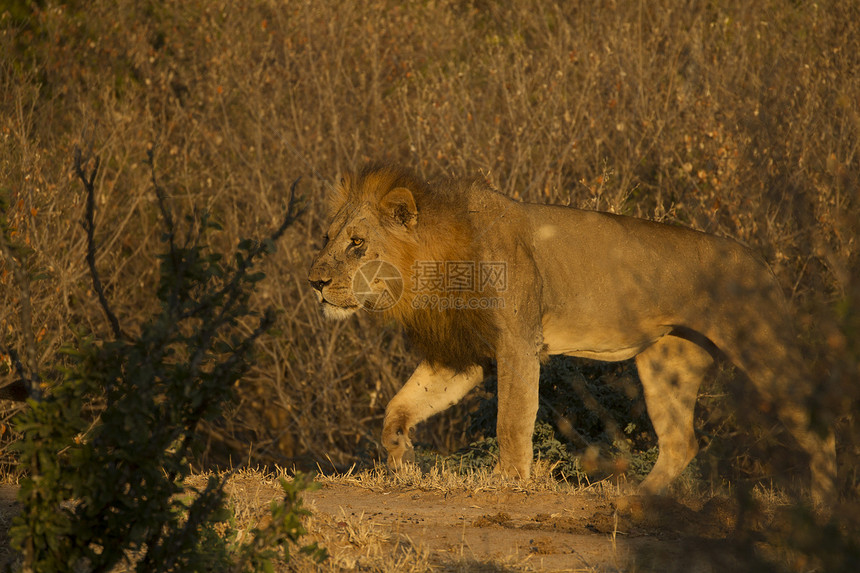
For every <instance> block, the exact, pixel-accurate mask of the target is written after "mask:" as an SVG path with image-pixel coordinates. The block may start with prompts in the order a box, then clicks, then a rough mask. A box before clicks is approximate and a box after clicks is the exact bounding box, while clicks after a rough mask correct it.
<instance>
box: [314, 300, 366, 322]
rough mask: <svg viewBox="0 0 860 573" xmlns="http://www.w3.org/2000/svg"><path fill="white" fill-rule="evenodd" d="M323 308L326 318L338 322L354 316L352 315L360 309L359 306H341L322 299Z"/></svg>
mask: <svg viewBox="0 0 860 573" xmlns="http://www.w3.org/2000/svg"><path fill="white" fill-rule="evenodd" d="M321 306H322V310H323V315H325V316H326V318H333V319H336V320H340V319H344V318H348V317H350V316H352V314H353V313H355V312H356V311H357V310H358V308H359V307H358V305H351V306H340V305H337V304H334V303H331V302H329V301H327V300H326V299H322V301H321Z"/></svg>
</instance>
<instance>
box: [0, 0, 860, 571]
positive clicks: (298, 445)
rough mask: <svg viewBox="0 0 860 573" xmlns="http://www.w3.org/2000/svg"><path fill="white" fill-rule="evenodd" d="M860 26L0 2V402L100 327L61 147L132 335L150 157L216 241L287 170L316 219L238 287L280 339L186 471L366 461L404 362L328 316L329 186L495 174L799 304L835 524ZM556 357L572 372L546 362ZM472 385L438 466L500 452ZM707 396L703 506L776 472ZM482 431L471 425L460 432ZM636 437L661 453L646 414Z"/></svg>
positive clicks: (622, 416)
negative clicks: (342, 180) (694, 246)
mask: <svg viewBox="0 0 860 573" xmlns="http://www.w3.org/2000/svg"><path fill="white" fill-rule="evenodd" d="M858 22H860V7H858V5H857V4H856V3H853V2H845V1H841V0H824V1H822V2H818V3H797V2H791V1H789V0H765V1H763V2H754V3H750V2H743V1H740V0H722V1H718V2H710V3H701V2H693V3H690V4H689V5H685V6H680V5H679V4H678V3H677V2H671V1H668V0H666V1H663V0H661V1H656V2H647V3H644V2H634V1H632V0H617V1H615V2H598V1H587V2H575V3H564V2H558V3H547V2H540V1H538V0H527V1H524V2H514V3H494V2H483V1H480V0H473V1H469V0H445V1H439V2H419V1H410V2H406V3H402V2H394V1H392V0H374V1H372V2H368V3H362V4H361V5H359V4H353V3H343V2H335V1H330V0H320V1H317V2H313V3H304V2H302V3H286V4H284V3H280V2H274V1H270V0H258V1H254V2H246V3H235V2H227V1H221V0H215V1H211V2H210V1H207V2H202V1H201V2H197V1H193V2H178V1H172V0H169V1H167V2H156V1H147V2H136V1H131V0H120V1H118V2H107V1H104V0H93V1H90V2H80V1H69V2H64V3H60V2H53V1H44V2H33V3H31V2H23V1H20V0H8V1H5V2H0V204H2V206H3V218H4V219H5V221H6V224H7V225H8V233H7V235H6V236H8V237H9V239H10V240H13V241H14V242H15V244H17V245H20V246H21V247H22V248H24V249H25V251H26V255H25V256H23V258H21V259H20V260H21V261H22V263H23V264H24V265H25V267H26V270H27V272H28V273H29V277H30V279H29V281H28V283H29V285H28V291H29V292H28V298H29V303H30V304H29V308H31V309H32V312H31V313H30V316H27V315H26V313H22V312H20V310H21V308H22V302H23V301H22V290H21V280H19V278H17V275H16V272H15V268H14V264H13V262H12V260H11V258H10V256H9V255H8V254H7V253H5V252H4V251H0V253H2V254H0V376H2V380H0V384H5V383H7V382H11V381H12V380H13V379H15V378H16V376H17V374H16V360H18V359H20V358H21V357H22V356H23V355H22V353H23V352H24V351H25V350H26V349H27V348H31V349H32V354H31V355H28V356H25V358H26V359H27V360H28V361H29V363H28V365H27V367H28V368H31V369H32V370H33V371H37V372H39V373H40V374H41V376H42V379H43V380H44V381H45V384H46V385H47V386H48V387H49V386H50V384H51V381H52V380H53V379H56V376H57V371H58V368H59V367H60V366H62V365H61V364H57V363H55V362H54V357H55V356H56V350H57V349H58V348H59V347H61V346H62V345H63V344H66V343H69V342H71V341H72V340H73V336H72V332H73V331H84V332H93V333H100V332H105V331H106V328H107V327H108V326H107V324H106V323H105V320H104V317H103V315H102V314H101V313H100V310H99V308H98V305H97V303H96V299H95V294H94V293H93V292H92V291H91V286H90V282H89V280H88V276H87V267H86V260H85V252H86V246H85V244H86V236H85V231H84V229H83V228H82V227H81V225H79V224H78V222H79V221H80V220H81V218H82V216H83V211H84V204H83V200H84V197H83V195H82V194H81V193H80V191H79V189H78V187H77V185H76V181H75V177H74V173H73V168H72V157H73V149H74V147H75V146H82V147H84V148H90V149H91V151H92V153H93V154H95V155H98V156H99V157H101V158H102V167H101V170H100V174H99V177H98V180H97V181H96V182H95V184H96V186H97V195H98V203H97V205H96V218H97V223H98V224H97V228H98V233H99V236H98V237H97V241H98V244H99V245H100V248H99V252H98V253H97V257H96V265H97V266H98V268H99V270H100V272H101V275H102V277H103V280H104V283H105V293H106V296H107V297H108V298H109V300H110V302H111V304H112V306H113V308H114V309H115V311H116V313H117V315H118V316H119V317H120V318H124V317H125V318H130V319H131V320H127V321H126V322H129V323H134V322H135V321H134V320H133V317H134V316H136V315H137V314H139V313H143V312H145V311H146V309H144V308H142V306H144V305H145V304H147V303H145V302H144V301H146V300H151V298H150V297H147V296H146V295H145V293H148V292H151V291H152V289H153V288H154V285H155V284H156V280H157V277H156V276H155V273H156V270H155V269H156V268H157V265H156V264H155V255H156V253H157V252H158V249H159V247H160V244H159V231H158V228H157V225H155V224H154V222H155V217H156V216H157V207H156V205H155V194H154V191H153V185H152V181H151V179H150V173H149V170H148V168H147V166H146V164H145V162H146V158H147V154H148V152H149V151H150V150H151V151H152V153H153V155H154V157H155V160H156V162H157V164H158V165H159V166H160V175H161V177H162V181H160V183H161V184H162V185H163V186H164V188H165V189H167V190H168V192H169V193H170V194H171V200H172V201H174V202H175V203H176V205H177V208H178V209H182V210H185V211H189V212H190V211H192V210H194V209H207V210H209V211H210V212H211V213H212V214H213V216H214V217H215V218H216V219H217V220H218V221H219V223H220V224H221V225H222V226H223V229H224V231H223V233H222V234H221V236H220V237H221V239H220V240H222V241H223V242H224V243H225V244H229V245H233V244H235V242H236V241H237V239H238V237H240V236H243V234H248V232H250V231H257V230H260V231H265V230H268V229H271V228H273V227H274V226H275V225H276V221H277V217H278V214H279V213H281V212H282V211H283V205H284V202H285V200H286V197H287V192H288V186H289V183H290V182H292V181H293V180H295V179H296V178H297V177H299V176H302V177H303V178H302V182H301V184H300V189H301V190H302V191H303V192H304V193H305V201H306V203H307V206H308V211H307V215H306V216H305V218H304V219H303V220H301V221H299V222H298V223H297V224H296V225H295V226H293V227H292V228H291V229H290V230H289V231H288V232H287V235H286V236H285V238H284V241H283V243H282V245H281V248H280V249H279V252H278V254H277V255H276V256H275V257H273V258H272V260H271V261H269V262H268V263H267V269H266V271H267V273H268V278H267V280H266V281H265V282H264V283H262V285H261V288H260V289H259V291H258V293H257V295H256V296H257V297H258V302H259V303H261V306H262V303H265V304H270V305H274V306H275V307H276V308H278V309H279V310H280V315H279V319H278V329H277V332H276V333H273V335H272V336H270V337H268V338H266V339H265V340H263V341H261V344H260V353H259V357H258V360H257V364H256V366H255V368H254V370H253V372H252V373H251V374H250V375H249V376H248V377H246V379H245V380H244V381H243V383H242V384H243V386H242V389H243V391H242V393H241V395H242V398H241V400H240V402H239V403H238V404H236V406H235V407H234V408H233V409H232V410H231V411H230V412H228V414H227V416H226V417H225V419H224V420H222V421H221V422H220V423H219V424H217V425H211V426H209V427H207V428H205V431H204V433H203V436H202V438H201V439H202V441H203V449H202V454H201V458H200V463H201V464H211V463H217V464H226V463H233V464H236V465H238V464H243V463H249V464H252V465H253V464H257V463H261V464H274V463H278V464H280V465H281V466H284V467H290V466H293V465H295V466H299V467H306V466H307V467H313V466H314V465H315V464H316V463H320V464H322V465H323V466H324V467H330V466H329V465H328V464H333V466H334V467H335V468H338V469H340V470H342V471H343V470H345V469H346V468H348V467H349V466H350V465H351V464H352V463H354V462H356V461H358V462H363V463H367V462H369V461H371V460H373V459H376V458H377V457H378V454H379V444H378V438H379V431H380V428H381V423H382V415H383V409H384V407H385V404H386V403H387V401H388V400H389V398H390V397H391V396H392V395H393V394H394V392H395V391H396V390H397V388H398V387H399V385H400V384H401V383H402V381H403V380H404V379H405V377H406V376H407V375H408V373H409V372H410V370H411V369H412V367H414V365H415V364H416V360H417V358H416V357H415V356H414V355H413V354H411V353H410V352H409V350H408V345H407V343H406V342H405V341H404V339H403V337H402V335H401V333H400V332H399V330H397V329H396V328H394V327H393V326H392V325H384V324H383V325H380V324H376V323H374V322H373V321H372V319H370V318H368V317H366V316H362V317H359V318H358V319H354V320H352V321H350V322H346V323H328V322H324V320H323V317H322V316H321V314H320V312H319V310H318V308H317V306H316V304H315V302H314V300H313V297H312V296H311V292H310V289H309V288H307V285H306V282H305V276H306V271H307V267H308V265H309V263H310V259H311V256H312V253H313V252H314V251H315V250H316V249H317V247H318V246H319V241H320V235H321V234H322V232H323V231H322V229H323V223H324V221H323V217H324V215H323V204H324V201H325V197H326V194H327V192H328V190H329V188H330V182H331V181H333V180H334V178H335V177H337V176H338V174H339V173H341V172H343V171H344V170H349V169H353V168H355V167H357V166H360V165H361V164H362V163H364V162H366V161H368V160H380V159H381V160H388V161H393V162H396V163H399V164H403V165H405V166H408V167H410V168H413V169H414V170H416V171H417V172H418V173H419V174H420V175H422V176H428V177H429V176H432V175H436V174H440V173H454V174H457V175H471V174H476V173H483V174H484V175H485V176H486V177H487V178H488V179H490V180H491V181H492V182H493V183H494V184H495V185H497V186H498V187H499V189H501V190H502V191H503V192H505V193H506V194H509V195H511V196H514V197H518V198H521V199H524V200H529V201H540V202H548V203H560V204H570V205H574V206H579V207H586V208H596V209H603V210H609V211H614V212H620V213H627V214H632V215H637V216H644V217H649V218H653V219H658V220H662V221H666V222H670V223H679V224H685V225H689V226H692V227H695V228H698V229H702V230H706V231H709V232H712V233H717V234H720V235H726V236H730V237H734V238H736V239H739V240H741V241H743V242H745V243H747V244H749V245H750V246H752V247H753V249H754V250H756V251H757V252H759V253H761V254H762V256H763V257H764V258H765V259H766V260H767V261H768V262H769V264H770V265H771V266H772V268H773V269H774V272H775V273H776V275H777V277H778V279H779V281H780V283H781V284H782V285H783V288H784V290H785V291H786V293H787V294H788V295H789V296H790V298H791V300H792V303H793V305H794V307H795V308H796V309H797V311H798V325H799V332H800V334H801V336H802V337H803V339H804V342H805V345H806V348H807V358H808V360H809V361H810V363H811V365H812V368H813V371H814V373H815V377H816V383H818V384H819V387H820V389H821V390H820V393H819V394H818V397H819V399H818V402H819V403H818V404H815V405H813V406H815V407H816V410H815V411H816V412H817V413H818V414H819V421H820V423H825V424H834V423H835V424H837V425H838V427H839V429H840V448H839V453H840V472H841V475H840V479H841V482H842V483H841V486H842V492H843V495H845V496H846V498H847V500H848V503H849V504H852V505H851V506H852V507H853V506H854V505H853V504H855V503H856V498H857V480H858V476H857V474H856V470H855V469H853V468H855V467H856V463H855V462H856V456H857V454H858V448H860V446H858V444H860V441H858V437H857V429H856V421H855V420H854V419H853V416H851V415H850V414H851V413H852V412H853V411H854V410H856V404H857V397H858V392H860V390H858V385H857V383H856V381H857V379H858V376H860V371H858V364H860V345H858V340H860V273H858V261H857V252H858V245H857V237H858V236H860V235H858V231H860V229H858V221H860V168H858V160H859V159H860V158H858V145H860V112H858V102H860V76H858V74H857V73H856V70H857V69H860V27H858ZM253 234H262V233H253ZM246 327H247V329H248V331H249V332H250V329H251V328H252V326H251V325H250V324H248V325H247V326H246ZM31 338H32V341H33V342H32V343H31V342H30V339H31ZM571 368H573V369H574V370H577V371H579V370H581V368H583V367H582V365H580V364H578V363H577V364H574V365H573V366H570V365H567V366H565V367H564V368H561V367H560V368H559V369H560V370H565V371H566V370H569V369H571ZM588 373H589V375H590V376H591V377H595V376H596V377H598V378H599V379H600V380H601V381H602V382H606V383H607V384H608V385H609V386H612V387H614V388H616V389H617V390H618V391H619V392H620V393H621V395H622V396H623V397H624V399H623V400H621V399H618V398H613V399H612V400H613V402H612V404H614V406H613V407H611V408H609V411H611V412H612V413H613V414H614V415H615V416H618V417H619V420H618V422H617V423H618V425H619V427H621V428H622V429H623V428H625V427H629V426H630V423H631V420H638V419H639V417H641V415H642V413H643V411H642V403H641V396H640V395H639V394H637V392H638V390H636V385H635V379H631V376H630V372H629V370H625V369H624V367H623V366H621V367H615V366H611V367H610V366H607V367H599V368H595V369H594V370H589V371H588ZM550 385H554V386H564V380H562V379H559V380H553V381H550ZM580 386H581V385H580ZM592 389H593V388H592ZM562 392H564V390H562ZM567 392H568V394H569V391H567ZM713 393H714V394H721V391H719V390H717V391H715V392H713ZM487 396H488V394H487V393H486V392H484V393H483V394H479V395H476V396H474V397H472V398H471V399H468V400H466V401H464V402H463V403H462V404H460V405H458V406H457V407H455V408H453V409H452V411H450V412H448V413H446V414H444V415H442V416H439V417H438V418H437V419H434V420H432V421H430V422H429V423H428V424H426V425H425V426H424V428H423V429H422V430H420V431H419V435H418V440H419V441H420V442H423V443H424V444H425V445H426V446H427V447H428V448H431V449H434V450H438V451H443V452H448V451H453V450H456V449H458V448H460V447H462V446H464V445H466V444H468V443H469V442H470V441H472V440H476V439H479V438H481V437H483V436H484V435H485V434H487V433H491V428H492V427H493V424H492V421H491V420H489V419H488V418H487V419H485V418H486V417H484V418H482V417H481V416H483V415H484V412H485V408H484V409H482V408H483V406H482V400H483V399H484V398H486V397H487ZM718 398H719V399H718V400H710V399H707V400H706V401H705V407H704V408H703V409H702V411H701V412H700V417H702V418H703V422H704V428H705V431H706V434H704V435H703V440H707V441H708V443H709V444H711V443H713V446H712V447H710V449H709V451H708V452H706V454H705V456H707V455H708V454H716V455H715V456H714V458H715V459H716V460H717V461H713V460H710V459H709V458H706V457H703V459H706V460H707V461H703V462H702V465H703V471H702V473H703V475H704V476H705V477H706V478H707V479H710V482H709V485H706V486H704V487H706V488H708V487H720V486H721V483H720V481H719V478H718V477H717V476H726V475H731V477H732V478H733V479H734V480H749V483H750V484H751V483H755V481H757V480H760V479H762V477H764V478H765V479H767V478H773V479H776V480H777V481H778V480H779V478H780V476H781V475H787V474H790V472H791V471H792V470H793V468H794V466H792V465H789V466H788V467H787V469H786V468H785V467H784V466H780V465H778V464H777V465H775V466H770V465H768V464H762V463H761V460H762V459H764V460H767V459H769V458H768V456H763V455H761V453H762V451H761V449H759V450H756V449H755V448H764V449H765V450H767V449H768V448H771V447H773V446H774V445H775V444H777V445H778V443H779V442H780V441H781V438H779V437H774V436H773V433H772V432H771V431H770V429H769V428H768V427H767V426H764V428H763V429H762V430H757V429H753V430H751V429H750V427H751V426H750V425H749V424H746V423H744V419H743V418H742V417H741V418H740V422H738V417H737V416H736V415H735V413H733V410H734V409H736V408H737V407H738V406H739V405H744V404H746V403H747V402H745V401H743V400H741V401H737V402H732V401H730V400H727V399H726V396H722V395H720V396H718ZM637 404H638V406H637ZM554 407H555V404H554ZM15 408H16V406H12V405H11V404H10V403H6V402H4V410H3V411H2V424H0V437H2V438H3V439H4V440H5V442H4V444H5V446H4V450H3V463H4V464H6V467H7V468H10V469H14V465H15V460H14V456H13V455H12V454H11V453H10V451H9V449H8V444H9V443H10V441H12V440H14V436H13V435H11V432H10V430H9V427H8V420H9V418H10V416H11V415H12V414H13V413H14V411H15ZM476 415H477V416H478V417H479V419H481V420H484V422H485V423H484V425H483V426H480V425H478V427H476V426H475V425H473V426H472V427H471V428H470V426H469V425H468V424H467V423H466V422H464V420H469V419H470V418H471V419H474V416H476ZM549 419H550V420H551V421H552V422H554V423H555V424H557V425H558V426H559V427H563V428H572V430H573V431H574V432H572V433H571V435H576V436H578V437H580V438H581V437H584V438H586V439H588V440H592V441H594V442H601V441H603V442H611V440H612V438H611V437H607V435H606V434H605V433H602V430H601V429H600V428H601V427H602V426H601V425H600V424H595V427H597V428H598V430H596V432H591V433H589V432H586V431H585V430H584V429H583V426H586V425H587V424H585V422H587V421H588V420H586V417H585V415H581V416H579V417H578V418H577V417H575V416H573V415H572V414H571V412H570V411H557V410H554V411H553V413H552V415H550V416H549ZM488 428H489V429H490V430H488ZM736 435H739V436H740V437H741V438H743V439H742V440H740V443H741V444H743V445H741V446H738V445H737V443H736V442H735V441H733V440H732V439H731V438H733V437H734V436H736ZM627 436H628V438H630V439H631V441H632V442H633V445H634V446H635V447H636V448H641V449H647V447H648V446H649V445H653V437H651V436H650V434H649V433H648V431H647V428H643V427H642V426H641V424H640V425H639V426H638V427H637V428H636V429H635V431H632V433H631V434H627ZM715 437H716V438H720V439H717V440H716V441H714V438H715ZM649 440H651V443H649ZM750 444H752V445H750ZM720 460H723V461H720ZM727 467H729V468H733V469H732V470H730V472H734V473H727V472H726V468H727ZM438 479H439V480H444V479H451V478H447V477H445V476H439V477H438ZM410 547H411V546H410ZM409 551H417V552H418V553H416V554H415V555H419V554H420V551H419V550H417V549H414V548H411V549H409Z"/></svg>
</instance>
